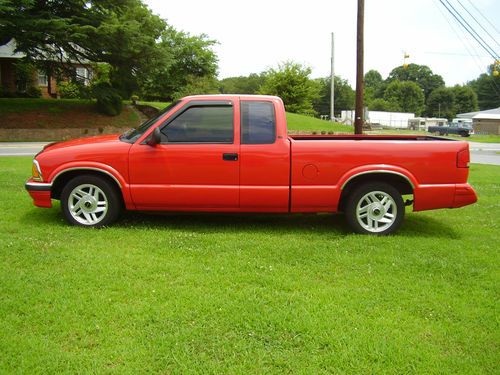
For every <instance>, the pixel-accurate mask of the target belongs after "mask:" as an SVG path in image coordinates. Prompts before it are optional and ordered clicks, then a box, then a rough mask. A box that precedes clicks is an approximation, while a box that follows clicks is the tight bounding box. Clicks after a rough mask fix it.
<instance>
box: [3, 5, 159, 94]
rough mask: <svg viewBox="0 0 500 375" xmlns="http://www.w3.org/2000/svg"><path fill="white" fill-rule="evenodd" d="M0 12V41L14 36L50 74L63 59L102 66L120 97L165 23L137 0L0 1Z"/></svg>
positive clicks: (145, 62) (132, 82) (151, 51)
mask: <svg viewBox="0 0 500 375" xmlns="http://www.w3.org/2000/svg"><path fill="white" fill-rule="evenodd" d="M0 12H1V15H0V17H1V19H2V21H1V22H0V40H1V41H2V42H6V41H8V40H10V39H11V38H15V40H16V43H17V50H18V51H22V52H24V53H25V54H26V55H27V59H28V60H32V61H38V62H40V61H43V62H44V66H45V68H47V69H49V70H51V71H53V72H58V71H60V70H62V69H63V68H65V67H66V66H67V64H65V63H66V62H67V61H68V60H69V61H80V62H87V61H91V62H107V63H109V64H110V65H111V66H112V67H113V71H112V72H111V81H112V83H114V84H115V86H117V87H118V88H120V90H121V91H123V92H124V93H125V94H128V93H129V92H130V91H131V90H133V89H134V87H135V86H136V84H137V82H136V80H135V73H136V72H137V71H138V70H141V69H144V68H145V67H146V66H147V65H148V63H149V61H150V60H151V58H152V56H154V55H155V54H156V40H157V39H158V38H159V37H160V35H161V32H162V31H163V30H164V28H165V25H166V23H165V21H163V20H162V19H161V18H160V17H158V16H156V15H153V14H152V13H151V11H150V10H149V9H148V8H147V7H146V6H145V5H144V4H143V3H142V2H141V1H140V0H106V1H95V0H94V1H81V0H64V1H63V0H38V1H32V0H4V1H3V2H2V6H1V8H0ZM49 63H50V64H49ZM58 74H59V73H58Z"/></svg>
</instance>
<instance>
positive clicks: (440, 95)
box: [427, 87, 456, 119]
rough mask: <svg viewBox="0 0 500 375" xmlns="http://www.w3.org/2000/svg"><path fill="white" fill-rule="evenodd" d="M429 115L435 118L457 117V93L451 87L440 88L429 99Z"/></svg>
mask: <svg viewBox="0 0 500 375" xmlns="http://www.w3.org/2000/svg"><path fill="white" fill-rule="evenodd" d="M427 113H428V114H429V115H431V116H434V117H446V118H448V119H452V118H453V117H455V114H456V112H455V93H454V91H453V89H452V88H450V87H439V88H437V89H435V90H434V91H433V92H431V94H430V95H429V98H428V99H427Z"/></svg>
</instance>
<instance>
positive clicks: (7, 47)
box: [0, 39, 26, 59]
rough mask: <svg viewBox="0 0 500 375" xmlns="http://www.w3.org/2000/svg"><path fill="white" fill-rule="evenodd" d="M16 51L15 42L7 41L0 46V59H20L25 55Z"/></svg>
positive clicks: (12, 40)
mask: <svg viewBox="0 0 500 375" xmlns="http://www.w3.org/2000/svg"><path fill="white" fill-rule="evenodd" d="M15 50H16V41H15V40H14V39H11V40H9V42H8V43H6V44H4V45H2V46H0V58H2V57H4V58H9V59H22V58H23V57H25V56H26V55H25V54H24V53H22V52H15Z"/></svg>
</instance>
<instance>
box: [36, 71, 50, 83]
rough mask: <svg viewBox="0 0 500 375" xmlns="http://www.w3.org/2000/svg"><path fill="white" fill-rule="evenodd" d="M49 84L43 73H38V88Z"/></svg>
mask: <svg viewBox="0 0 500 375" xmlns="http://www.w3.org/2000/svg"><path fill="white" fill-rule="evenodd" d="M48 84H49V78H48V77H47V74H46V73H44V72H38V86H47V85H48Z"/></svg>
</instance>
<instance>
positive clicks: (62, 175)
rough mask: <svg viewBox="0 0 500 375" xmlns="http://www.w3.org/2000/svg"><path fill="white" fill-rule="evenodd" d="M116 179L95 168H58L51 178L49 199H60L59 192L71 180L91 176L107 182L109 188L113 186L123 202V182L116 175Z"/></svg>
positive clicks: (109, 173)
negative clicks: (109, 185)
mask: <svg viewBox="0 0 500 375" xmlns="http://www.w3.org/2000/svg"><path fill="white" fill-rule="evenodd" d="M116 174H117V175H118V177H117V176H116V175H115V174H113V173H112V172H110V171H108V170H106V169H103V168H100V167H96V166H71V167H66V168H60V169H59V170H57V171H55V172H54V173H53V174H52V176H51V184H52V187H51V198H52V199H60V197H61V192H62V190H63V188H64V186H65V185H66V184H67V183H68V182H69V181H70V180H71V179H73V178H75V177H77V176H81V175H92V176H97V177H100V178H102V179H104V180H106V181H108V182H109V183H110V184H111V186H113V187H114V188H115V189H116V191H117V193H118V194H119V196H120V197H121V199H122V201H124V202H125V198H126V197H125V191H124V180H123V178H122V177H121V176H120V175H119V174H118V173H116Z"/></svg>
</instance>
